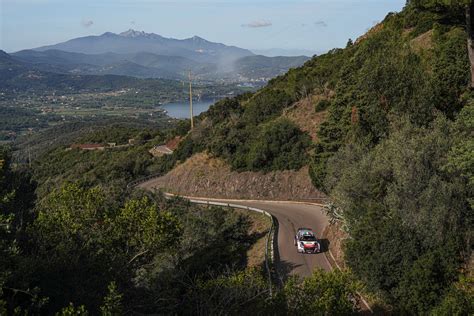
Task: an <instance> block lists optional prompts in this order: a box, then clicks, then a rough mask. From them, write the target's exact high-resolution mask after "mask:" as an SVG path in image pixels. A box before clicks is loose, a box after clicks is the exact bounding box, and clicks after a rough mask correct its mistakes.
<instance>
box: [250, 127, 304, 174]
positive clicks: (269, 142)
mask: <svg viewBox="0 0 474 316" xmlns="http://www.w3.org/2000/svg"><path fill="white" fill-rule="evenodd" d="M310 143H311V140H310V137H309V135H307V134H306V133H303V132H302V131H301V130H300V129H299V128H298V127H297V126H296V125H295V124H294V123H292V122H291V121H289V120H287V119H278V120H276V121H272V122H269V123H267V124H265V125H263V127H262V130H261V131H260V133H258V136H257V137H256V138H255V140H254V141H253V142H252V143H251V145H250V151H249V154H248V157H247V161H248V168H249V169H251V170H255V171H258V170H264V171H270V170H289V169H292V170H297V169H299V168H301V167H302V166H303V165H304V164H305V163H306V162H307V150H308V147H309V145H310Z"/></svg>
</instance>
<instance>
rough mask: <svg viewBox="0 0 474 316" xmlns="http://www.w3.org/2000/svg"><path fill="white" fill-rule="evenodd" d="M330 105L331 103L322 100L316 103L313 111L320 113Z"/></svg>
mask: <svg viewBox="0 0 474 316" xmlns="http://www.w3.org/2000/svg"><path fill="white" fill-rule="evenodd" d="M330 105H331V101H329V100H326V99H322V100H319V101H318V102H317V103H316V105H315V106H314V110H315V111H316V112H321V111H324V110H326V109H327V108H328V107H329V106H330Z"/></svg>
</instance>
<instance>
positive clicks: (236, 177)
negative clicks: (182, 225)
mask: <svg viewBox="0 0 474 316" xmlns="http://www.w3.org/2000/svg"><path fill="white" fill-rule="evenodd" d="M140 187H143V188H147V189H150V188H163V189H165V190H166V191H167V192H170V193H174V194H179V195H188V196H205V197H210V198H229V199H256V200H258V199H268V200H306V199H314V198H320V197H323V194H322V193H320V192H319V191H318V190H316V189H315V188H314V186H313V185H312V183H311V179H310V177H309V175H308V168H307V167H305V168H302V169H301V170H298V171H276V172H269V173H263V172H240V173H239V172H235V171H231V170H230V167H229V166H228V165H227V164H226V163H225V162H224V161H223V160H221V159H218V158H211V157H209V156H208V155H207V154H206V153H199V154H196V155H194V156H192V157H191V158H189V159H188V160H186V161H185V162H184V163H182V164H180V165H178V166H176V167H175V168H174V169H173V170H171V171H170V172H169V173H168V174H166V175H165V176H163V177H160V178H157V179H153V180H150V181H148V182H145V183H143V184H141V185H140Z"/></svg>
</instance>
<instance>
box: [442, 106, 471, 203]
mask: <svg viewBox="0 0 474 316" xmlns="http://www.w3.org/2000/svg"><path fill="white" fill-rule="evenodd" d="M473 131H474V106H473V105H472V104H471V105H469V106H466V107H464V108H463V109H462V111H461V113H459V115H458V117H457V119H456V122H455V125H454V139H455V143H454V146H453V147H452V148H451V149H450V152H449V154H448V160H447V162H446V168H447V170H449V171H451V172H453V173H454V174H459V175H460V176H461V177H463V178H465V179H466V180H467V183H468V184H467V185H468V190H469V192H471V193H470V194H471V198H470V199H469V202H470V205H471V208H474V199H473V198H472V192H474V155H473V152H474V135H473Z"/></svg>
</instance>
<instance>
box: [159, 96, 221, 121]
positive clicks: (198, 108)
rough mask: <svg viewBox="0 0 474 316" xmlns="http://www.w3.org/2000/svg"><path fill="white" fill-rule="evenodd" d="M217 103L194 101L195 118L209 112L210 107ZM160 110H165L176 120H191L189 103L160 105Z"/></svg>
mask: <svg viewBox="0 0 474 316" xmlns="http://www.w3.org/2000/svg"><path fill="white" fill-rule="evenodd" d="M215 102H216V101H212V100H204V101H193V113H194V116H196V115H199V114H200V113H202V112H205V111H207V109H209V106H211V105H212V104H214V103H215ZM160 108H161V109H163V110H165V111H166V112H167V113H166V114H168V116H170V117H172V118H176V119H185V118H189V102H175V103H167V104H163V105H160Z"/></svg>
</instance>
